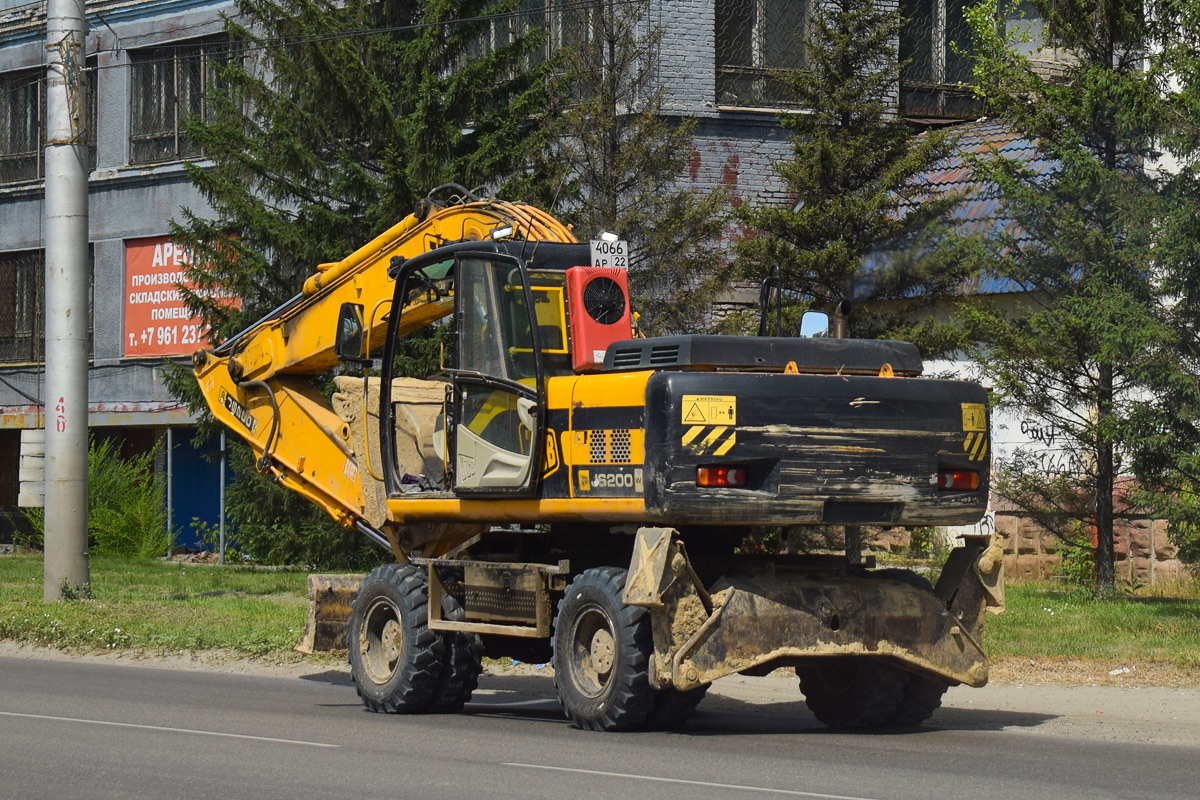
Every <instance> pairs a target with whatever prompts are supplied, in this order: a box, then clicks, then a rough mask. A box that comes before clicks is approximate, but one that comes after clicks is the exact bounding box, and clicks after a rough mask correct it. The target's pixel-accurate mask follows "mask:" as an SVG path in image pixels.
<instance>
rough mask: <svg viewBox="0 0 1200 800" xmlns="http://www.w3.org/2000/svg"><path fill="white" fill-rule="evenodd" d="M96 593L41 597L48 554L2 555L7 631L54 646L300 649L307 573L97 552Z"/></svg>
mask: <svg viewBox="0 0 1200 800" xmlns="http://www.w3.org/2000/svg"><path fill="white" fill-rule="evenodd" d="M91 578H92V583H91V589H92V599H88V600H72V601H60V602H56V603H45V602H43V601H42V557H41V556H40V555H36V556H24V555H21V556H5V557H3V558H0V639H9V640H14V641H18V642H24V643H28V644H35V645H43V646H46V647H55V648H75V649H80V650H84V651H104V650H112V649H113V648H120V649H133V650H147V651H154V652H179V651H181V650H183V651H200V650H211V649H226V650H230V651H232V652H234V653H238V654H243V655H248V656H265V655H271V656H276V655H284V654H289V653H291V650H292V648H293V647H294V646H295V644H296V642H297V641H299V639H300V634H301V632H302V631H303V630H304V622H305V618H306V617H307V615H308V594H307V584H306V573H305V572H301V571H280V570H269V571H268V570H259V569H252V568H246V567H212V566H200V565H193V564H178V563H166V562H159V561H139V560H131V559H125V558H117V557H107V558H106V557H98V556H94V557H92V559H91Z"/></svg>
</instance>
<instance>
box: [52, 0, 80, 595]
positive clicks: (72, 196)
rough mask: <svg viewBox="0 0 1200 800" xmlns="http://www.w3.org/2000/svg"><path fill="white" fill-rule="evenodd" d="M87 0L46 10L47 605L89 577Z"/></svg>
mask: <svg viewBox="0 0 1200 800" xmlns="http://www.w3.org/2000/svg"><path fill="white" fill-rule="evenodd" d="M86 36H87V20H86V17H85V15H84V0H47V6H46V53H47V56H48V58H47V63H48V67H47V70H46V199H45V214H46V218H45V225H44V226H43V231H44V232H45V246H46V306H45V308H46V388H45V392H46V394H45V395H44V403H45V411H46V415H45V418H46V562H45V573H44V577H45V584H44V586H43V597H44V598H45V599H46V600H47V601H51V600H59V599H61V598H62V596H63V592H62V589H63V586H64V585H66V586H69V587H76V586H83V585H85V584H87V583H89V582H90V580H91V578H90V573H89V569H88V553H87V541H88V535H87V530H88V517H87V456H88V384H87V379H88V282H89V276H88V183H87V177H88V151H87V134H88V131H87V113H86V108H87V104H86V103H85V102H84V83H83V63H84V58H85V56H84V43H85V40H86Z"/></svg>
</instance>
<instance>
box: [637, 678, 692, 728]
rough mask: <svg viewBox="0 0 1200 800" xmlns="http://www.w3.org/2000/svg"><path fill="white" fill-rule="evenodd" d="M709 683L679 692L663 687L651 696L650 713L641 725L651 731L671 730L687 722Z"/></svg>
mask: <svg viewBox="0 0 1200 800" xmlns="http://www.w3.org/2000/svg"><path fill="white" fill-rule="evenodd" d="M708 687H709V684H707V683H706V684H704V685H703V686H701V687H699V688H698V689H689V690H688V691H686V692H681V691H679V690H678V689H663V690H661V691H657V692H655V693H654V695H653V697H652V698H651V705H650V713H649V714H647V715H646V722H645V724H644V725H643V726H642V727H644V728H646V729H647V730H651V731H671V730H675V729H676V728H679V727H681V726H682V725H683V723H685V722H687V721H688V720H689V719H690V718H691V716H692V714H693V713H694V712H695V711H696V706H698V705H700V701H701V700H703V699H704V695H706V694H708Z"/></svg>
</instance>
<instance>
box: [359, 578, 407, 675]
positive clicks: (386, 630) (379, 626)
mask: <svg viewBox="0 0 1200 800" xmlns="http://www.w3.org/2000/svg"><path fill="white" fill-rule="evenodd" d="M358 645H359V652H360V653H361V654H362V665H363V669H364V671H365V672H366V673H367V677H369V678H370V679H371V680H372V681H373V682H374V683H377V684H384V683H387V682H388V681H389V680H391V678H392V676H393V675H395V674H396V668H397V665H398V664H399V663H400V659H401V658H402V657H403V656H404V624H403V622H402V621H401V619H400V609H398V608H397V607H396V605H395V604H394V603H392V602H391V601H390V600H388V599H386V598H379V599H378V600H376V601H375V602H374V603H372V604H371V607H370V608H369V609H367V614H366V617H365V621H364V623H363V629H362V634H361V635H360V636H359V640H358Z"/></svg>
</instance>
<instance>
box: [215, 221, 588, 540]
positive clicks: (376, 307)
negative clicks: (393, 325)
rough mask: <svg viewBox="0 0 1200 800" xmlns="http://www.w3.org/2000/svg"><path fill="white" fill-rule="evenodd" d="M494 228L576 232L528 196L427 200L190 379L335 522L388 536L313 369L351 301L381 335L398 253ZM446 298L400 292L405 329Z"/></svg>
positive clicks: (367, 330) (324, 361) (327, 352)
mask: <svg viewBox="0 0 1200 800" xmlns="http://www.w3.org/2000/svg"><path fill="white" fill-rule="evenodd" d="M501 238H514V239H517V240H522V239H524V240H528V241H534V242H538V241H547V242H575V241H576V240H575V237H574V236H573V235H572V233H571V231H570V230H569V229H568V228H567V227H566V226H564V225H562V224H561V223H559V222H558V221H557V220H555V219H554V218H553V217H551V216H550V215H548V214H546V213H545V212H543V211H540V210H538V209H535V208H532V207H530V206H526V205H519V204H514V203H505V202H500V201H491V200H488V201H475V202H466V203H461V204H456V205H447V206H438V205H436V204H434V203H432V202H431V201H428V200H427V201H424V202H423V203H422V205H421V207H420V208H419V209H418V211H417V213H414V214H410V215H409V216H408V217H406V218H405V219H403V220H401V221H400V222H399V223H397V224H396V225H394V226H393V227H392V228H390V229H389V230H387V231H385V232H384V233H383V234H381V235H380V236H378V237H376V238H375V239H374V240H372V241H371V242H369V243H367V244H366V245H364V246H363V247H360V248H359V249H358V250H356V251H355V252H353V253H351V254H350V255H349V256H347V257H346V258H345V259H343V260H341V261H338V262H334V263H329V264H321V265H320V266H319V267H318V269H317V272H316V273H315V274H314V275H312V276H310V277H309V278H308V279H307V280H306V281H305V282H304V286H303V289H302V291H301V293H300V294H298V295H296V297H294V298H293V299H292V300H290V301H288V302H287V303H285V304H284V305H282V306H280V307H279V308H277V309H276V310H274V311H272V312H271V313H270V314H268V315H267V316H265V317H263V318H262V319H260V320H259V321H258V322H256V323H255V324H254V325H252V326H251V327H249V328H247V329H246V330H245V331H243V332H241V333H239V334H237V335H236V336H234V337H232V338H231V339H230V340H229V341H228V342H226V343H224V344H223V345H221V346H219V347H217V348H215V349H213V350H208V349H201V350H197V351H196V352H195V353H194V354H193V356H192V363H193V368H194V371H195V374H196V380H197V381H198V383H199V385H200V389H201V391H202V393H203V394H204V398H205V401H206V402H207V404H208V407H209V409H210V410H211V411H212V414H213V416H215V417H216V418H217V419H218V420H220V421H221V422H222V423H224V424H225V425H226V426H227V427H228V428H229V429H230V430H231V431H233V432H235V433H237V434H238V435H240V436H241V437H242V438H243V439H245V440H246V442H247V443H249V445H250V446H251V448H252V449H253V450H254V453H255V455H256V456H257V458H258V469H259V470H260V471H261V472H264V473H268V474H270V475H272V476H273V477H274V478H275V479H276V480H277V481H278V482H279V483H281V484H282V485H285V486H287V487H288V488H290V489H292V490H294V491H296V492H299V493H300V494H302V495H304V496H305V497H307V498H308V499H309V500H311V501H313V502H315V503H317V504H318V505H320V506H321V507H322V508H324V509H325V510H326V511H327V512H329V514H330V515H332V516H333V518H334V519H335V520H337V521H338V522H339V523H340V524H341V525H343V526H345V527H347V528H351V527H357V528H358V529H359V530H360V531H362V532H363V533H364V534H367V535H368V536H370V537H371V538H373V539H375V540H376V541H377V542H379V543H380V544H385V545H386V544H387V539H386V538H385V537H384V535H383V534H382V532H381V530H380V527H381V526H380V524H379V523H380V520H378V519H374V520H371V521H368V520H367V519H366V516H367V515H366V506H367V501H366V498H365V495H364V489H363V477H362V474H361V470H362V469H366V468H368V467H367V465H366V464H365V461H364V458H363V457H364V455H365V454H364V453H357V452H355V450H354V447H353V444H352V441H353V437H352V435H351V434H352V432H351V430H350V427H349V424H348V423H347V422H346V421H344V420H343V419H342V418H341V417H339V416H338V414H337V413H336V412H335V411H334V409H333V407H332V405H331V403H330V402H329V400H327V399H326V398H325V397H324V396H323V395H322V394H321V393H320V392H319V391H318V390H317V389H316V388H315V387H314V386H313V384H312V380H311V379H312V377H314V376H316V375H319V374H321V373H323V372H325V371H326V370H328V369H330V368H332V367H334V366H335V365H337V364H338V362H339V356H338V353H337V348H336V344H337V339H338V327H339V325H340V324H342V323H343V322H344V320H345V317H344V311H343V307H344V306H345V305H346V304H351V305H353V306H356V307H357V308H358V313H359V314H360V316H361V324H362V331H361V333H362V335H363V337H364V340H365V341H364V349H365V350H367V351H370V350H374V349H375V348H376V346H377V345H379V344H381V343H382V339H383V336H384V334H385V331H386V327H387V320H388V316H389V313H390V312H391V306H392V297H393V293H394V288H395V285H394V284H395V282H394V277H393V275H389V267H390V266H391V265H392V264H393V261H394V260H395V259H401V260H403V259H409V258H413V257H415V256H417V255H420V254H422V253H426V252H428V251H430V250H432V249H435V248H437V247H440V246H442V245H445V244H451V243H454V242H461V241H486V240H489V239H501ZM452 309H453V298H452V297H448V296H444V295H439V294H438V293H436V292H423V293H418V296H416V297H411V298H410V299H409V300H407V301H406V304H405V306H404V309H403V313H402V326H401V330H400V334H401V335H403V334H405V333H408V332H410V331H413V330H417V329H419V328H421V327H424V326H425V325H428V324H430V323H432V322H436V321H437V320H439V319H441V318H443V317H445V316H446V315H448V314H450V313H451V311H452ZM364 424H365V422H364ZM393 549H394V548H393Z"/></svg>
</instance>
